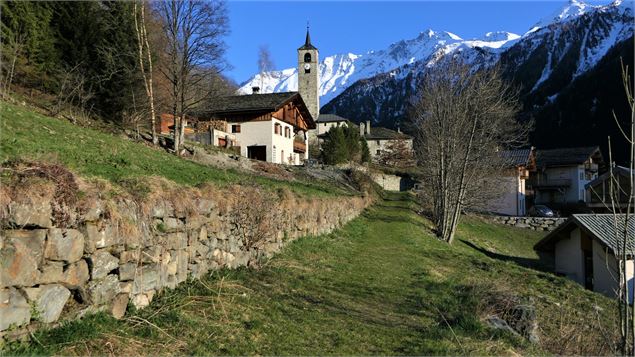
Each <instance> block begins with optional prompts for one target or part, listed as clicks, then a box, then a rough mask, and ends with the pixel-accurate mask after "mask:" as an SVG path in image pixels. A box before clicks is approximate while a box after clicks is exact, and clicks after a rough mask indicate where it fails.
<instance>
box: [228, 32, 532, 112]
mask: <svg viewBox="0 0 635 357" xmlns="http://www.w3.org/2000/svg"><path fill="white" fill-rule="evenodd" d="M519 38H520V36H519V35H516V34H513V33H509V32H502V31H501V32H489V33H487V34H485V36H483V38H480V39H471V40H464V39H462V38H461V37H459V36H458V35H456V34H453V33H451V32H445V31H442V32H436V31H433V30H431V29H429V30H426V31H424V32H421V33H420V34H419V35H418V36H417V37H416V38H414V39H410V40H401V41H398V42H395V43H393V44H391V45H390V46H389V47H388V48H386V49H383V50H379V51H369V52H367V53H365V54H363V55H356V54H352V53H347V54H338V55H332V56H327V57H325V58H323V59H322V61H321V63H320V88H319V93H320V101H321V102H322V103H327V102H329V101H330V100H331V99H333V98H335V97H336V96H337V95H338V94H340V93H341V92H342V91H343V90H344V89H346V88H347V87H348V86H350V85H351V84H353V83H355V82H356V81H358V80H360V79H365V78H371V77H373V76H376V75H378V74H381V73H389V72H395V70H396V69H397V68H400V67H402V66H407V65H410V64H413V63H416V62H420V61H424V63H427V64H428V65H434V63H436V61H437V60H438V59H439V58H440V57H443V56H445V55H447V54H450V53H454V52H461V51H466V50H469V49H472V48H477V47H478V48H480V49H483V50H486V51H491V52H492V53H496V52H499V51H500V50H502V49H504V48H506V47H508V46H509V45H510V44H511V43H513V42H515V41H516V40H518V39H519ZM467 58H469V56H467ZM399 72H400V73H404V72H403V71H399ZM396 73H397V72H395V74H396ZM254 86H258V87H260V91H261V93H271V92H284V91H296V90H297V88H298V79H297V69H296V68H289V69H284V70H282V71H272V72H266V73H263V74H257V75H255V76H254V77H252V78H251V79H250V80H248V81H246V82H245V83H243V84H242V85H241V87H240V88H239V89H238V93H239V94H249V93H251V91H252V87H254Z"/></svg>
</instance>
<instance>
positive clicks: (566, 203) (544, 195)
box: [528, 146, 604, 212]
mask: <svg viewBox="0 0 635 357" xmlns="http://www.w3.org/2000/svg"><path fill="white" fill-rule="evenodd" d="M603 164H604V160H603V158H602V153H601V152H600V148H599V147H597V146H592V147H578V148H564V149H550V150H536V174H535V175H532V177H531V178H530V180H529V182H528V184H529V185H531V189H533V191H534V195H535V196H534V197H535V198H534V204H536V205H547V206H549V207H550V208H552V209H558V210H562V211H565V212H580V211H585V210H586V205H585V199H586V193H585V191H586V190H585V186H586V184H588V183H589V182H591V181H592V180H594V179H595V178H596V177H597V173H598V170H599V168H600V167H601V166H602V165H603Z"/></svg>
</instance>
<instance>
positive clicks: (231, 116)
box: [205, 92, 315, 165]
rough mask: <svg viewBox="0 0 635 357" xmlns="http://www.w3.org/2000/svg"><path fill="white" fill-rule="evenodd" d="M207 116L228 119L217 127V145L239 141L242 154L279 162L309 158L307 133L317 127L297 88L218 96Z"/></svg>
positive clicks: (301, 160) (287, 162) (252, 157)
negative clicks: (285, 90) (283, 90)
mask: <svg viewBox="0 0 635 357" xmlns="http://www.w3.org/2000/svg"><path fill="white" fill-rule="evenodd" d="M205 117H208V118H210V119H213V120H215V121H224V122H226V129H225V130H224V131H223V130H217V129H214V131H213V133H214V134H213V135H214V143H213V144H214V145H217V146H219V145H221V146H222V145H223V144H225V145H226V144H227V141H226V139H225V140H223V138H234V139H233V140H234V141H235V142H236V143H238V144H239V145H240V154H241V155H242V156H245V157H248V158H250V159H255V160H261V161H267V162H272V163H277V164H287V165H301V164H302V163H303V162H304V160H306V159H307V158H308V150H307V149H308V135H307V132H308V130H310V129H314V128H315V122H314V121H313V117H312V116H311V114H310V113H309V111H308V109H307V107H306V105H305V104H304V101H303V100H302V97H301V96H300V94H299V93H297V92H285V93H269V94H251V95H240V96H229V97H223V98H219V100H217V101H216V103H215V104H214V106H213V107H212V108H211V109H210V110H209V111H208V112H207V113H206V114H205Z"/></svg>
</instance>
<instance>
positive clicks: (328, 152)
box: [322, 122, 370, 165]
mask: <svg viewBox="0 0 635 357" xmlns="http://www.w3.org/2000/svg"><path fill="white" fill-rule="evenodd" d="M322 157H323V159H324V162H325V163H327V164H329V165H337V164H343V163H347V162H358V163H359V162H368V161H369V160H370V152H369V151H368V144H367V143H366V140H364V138H362V137H361V136H360V135H359V131H358V130H357V127H355V126H354V125H353V124H352V123H350V122H347V125H342V126H337V127H333V128H331V129H330V130H329V131H328V133H327V134H326V139H325V140H324V143H323V144H322Z"/></svg>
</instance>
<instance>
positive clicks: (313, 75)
mask: <svg viewBox="0 0 635 357" xmlns="http://www.w3.org/2000/svg"><path fill="white" fill-rule="evenodd" d="M319 70H320V68H319V59H318V49H317V48H316V47H315V46H313V45H312V44H311V35H310V34H309V27H308V26H307V28H306V40H305V41H304V46H302V47H300V48H298V92H299V93H300V95H301V96H302V100H304V103H305V104H306V106H307V108H308V109H309V112H310V113H311V116H312V117H313V120H315V121H317V119H318V116H319V115H320V95H319V87H320V82H319V78H320V77H319Z"/></svg>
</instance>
